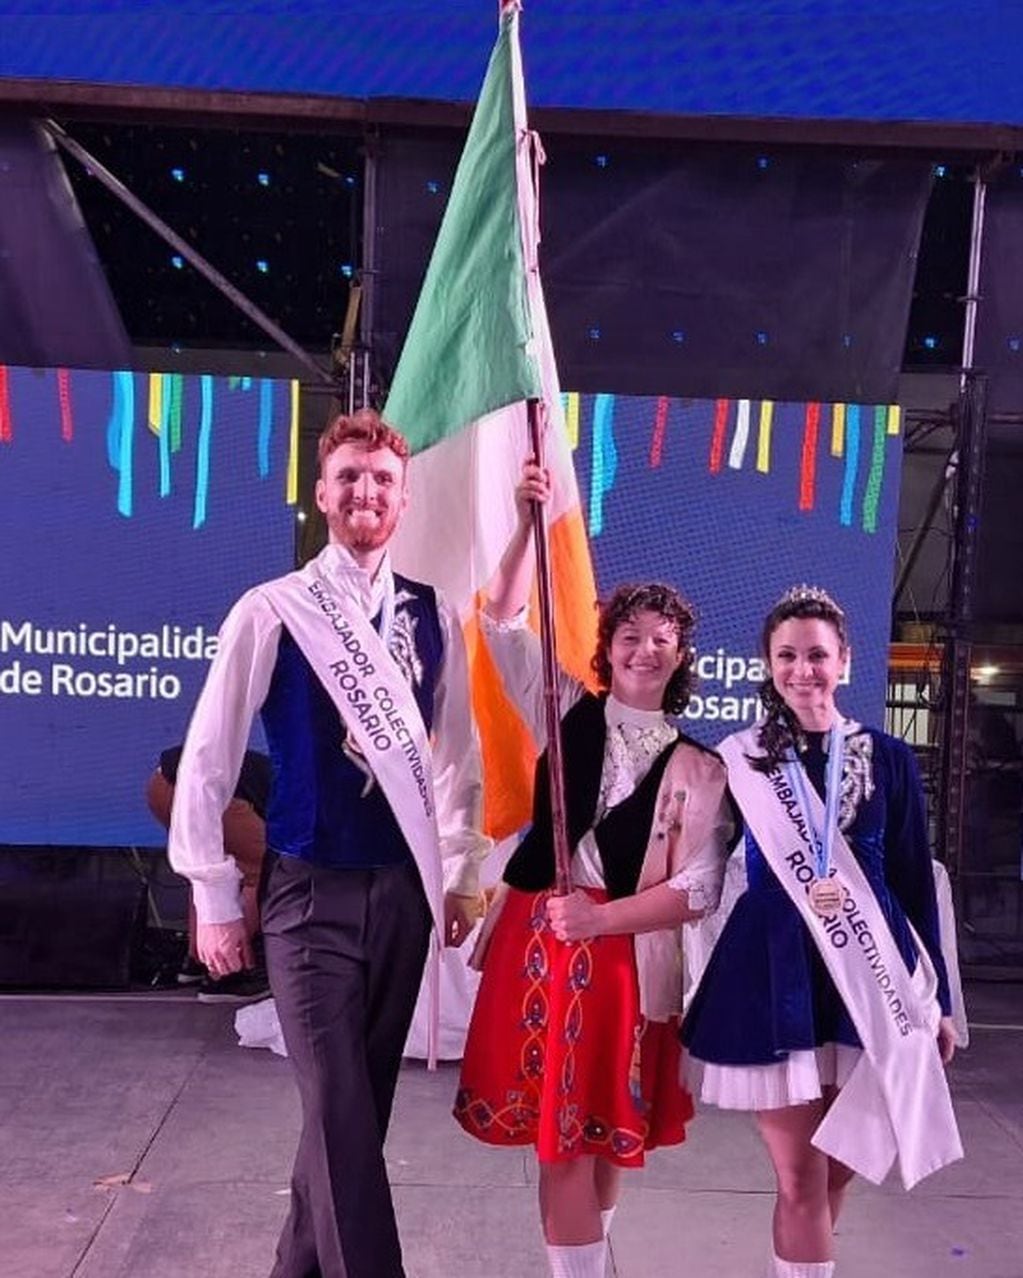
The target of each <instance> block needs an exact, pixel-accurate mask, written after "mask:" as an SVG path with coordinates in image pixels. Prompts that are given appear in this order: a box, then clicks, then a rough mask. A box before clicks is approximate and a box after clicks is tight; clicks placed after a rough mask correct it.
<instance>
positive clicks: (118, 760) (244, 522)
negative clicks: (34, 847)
mask: <svg viewBox="0 0 1023 1278" xmlns="http://www.w3.org/2000/svg"><path fill="white" fill-rule="evenodd" d="M297 394H298V391H297V386H295V385H293V384H291V383H287V382H275V381H268V380H258V379H241V378H232V379H228V378H220V377H217V378H214V377H206V376H201V377H185V376H180V375H176V374H152V375H145V374H139V373H124V372H113V373H109V372H80V371H68V370H47V371H38V370H30V369H25V368H4V369H0V510H2V512H3V554H2V556H0V843H8V844H71V845H85V846H96V845H100V846H107V845H109V846H122V845H131V844H154V843H159V842H160V838H161V836H160V831H159V828H158V827H157V826H156V825H155V823H154V822H153V820H152V818H151V817H150V816H149V814H148V812H147V810H146V807H145V803H144V801H143V794H144V788H145V782H146V778H147V776H148V774H149V772H150V771H151V770H152V768H153V767H154V766H155V763H156V760H157V758H158V756H159V753H160V751H161V750H162V749H164V748H165V747H167V746H170V745H174V744H176V743H178V742H180V741H181V740H182V738H183V736H184V732H185V729H186V727H187V723H188V718H189V715H190V713H191V710H192V707H193V705H194V703H195V698H196V695H197V693H198V690H199V688H200V686H201V683H202V680H203V678H204V676H205V672H206V670H207V668H208V663H209V659H210V657H211V656H212V653H213V651H214V650H215V644H216V633H217V627H218V626H219V624H220V621H221V620H222V618H223V616H224V613H225V612H226V611H227V609H228V607H229V606H230V604H231V603H232V601H233V600H234V598H235V597H236V596H237V595H238V594H240V593H241V592H242V591H243V590H244V589H246V588H247V587H248V586H250V585H253V584H255V583H256V582H257V581H259V580H261V579H264V578H266V577H272V576H276V575H279V574H280V573H282V572H285V571H287V570H288V569H289V568H290V567H291V566H292V560H293V554H294V536H293V532H294V524H295V506H294V504H293V503H294V499H295V474H296V471H295V467H296V465H297V411H298V405H297Z"/></svg>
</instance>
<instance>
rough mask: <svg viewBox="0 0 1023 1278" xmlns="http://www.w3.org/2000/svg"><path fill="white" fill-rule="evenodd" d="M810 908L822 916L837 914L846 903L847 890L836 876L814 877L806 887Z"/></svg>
mask: <svg viewBox="0 0 1023 1278" xmlns="http://www.w3.org/2000/svg"><path fill="white" fill-rule="evenodd" d="M806 894H807V896H808V897H809V898H810V909H811V910H813V912H814V913H815V914H819V915H820V916H821V918H825V919H826V918H828V917H829V916H830V915H832V914H837V913H838V912H839V910H841V908H842V906H843V904H844V903H845V897H846V891H845V888H844V887H843V886H842V884H841V883H839V881H838V879H836V878H828V879H814V881H813V882H812V883H811V884H810V886H809V887H808V888H807V889H806Z"/></svg>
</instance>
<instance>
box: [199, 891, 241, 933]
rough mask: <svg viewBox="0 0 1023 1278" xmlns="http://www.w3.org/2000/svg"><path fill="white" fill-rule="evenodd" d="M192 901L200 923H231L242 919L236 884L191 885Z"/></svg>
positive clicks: (239, 896) (239, 894) (239, 893)
mask: <svg viewBox="0 0 1023 1278" xmlns="http://www.w3.org/2000/svg"><path fill="white" fill-rule="evenodd" d="M192 901H193V903H194V905H195V917H196V919H197V920H198V922H200V923H233V922H234V921H235V919H240V918H241V917H242V896H241V891H240V890H239V888H238V884H237V883H193V884H192Z"/></svg>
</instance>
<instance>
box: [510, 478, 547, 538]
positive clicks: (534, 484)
mask: <svg viewBox="0 0 1023 1278" xmlns="http://www.w3.org/2000/svg"><path fill="white" fill-rule="evenodd" d="M550 499H551V478H550V473H549V472H548V471H547V470H546V469H545V468H544V467H543V466H538V465H537V464H536V462H535V461H526V462H523V463H522V475H521V476H520V478H519V482H518V483H517V484H516V485H515V513H516V515H517V516H518V520H519V527H520V528H523V529H525V531H526V532H527V533H529V532H532V530H533V507H534V506H535V505H536V504H537V503H539V504H540V505H542V506H546V504H547V503H548V502H549V501H550Z"/></svg>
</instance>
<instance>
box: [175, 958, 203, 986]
mask: <svg viewBox="0 0 1023 1278" xmlns="http://www.w3.org/2000/svg"><path fill="white" fill-rule="evenodd" d="M208 979H209V973H208V972H207V971H206V969H205V968H204V967H203V965H202V964H201V963H200V962H199V960H198V959H194V958H192V956H191V955H188V957H187V958H186V959H185V961H184V962H183V963H182V964H181V966H180V967H179V968H178V975H177V982H178V984H179V985H198V984H199V983H200V981H205V980H208Z"/></svg>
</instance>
